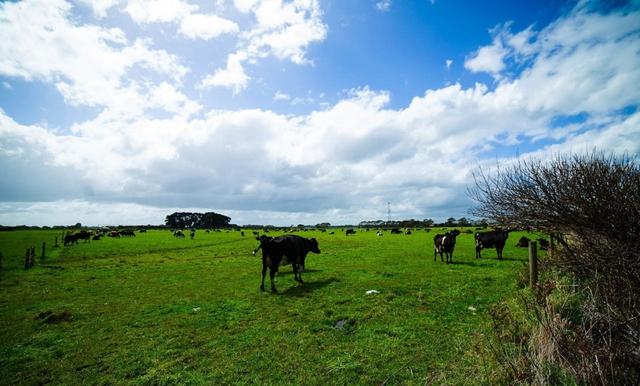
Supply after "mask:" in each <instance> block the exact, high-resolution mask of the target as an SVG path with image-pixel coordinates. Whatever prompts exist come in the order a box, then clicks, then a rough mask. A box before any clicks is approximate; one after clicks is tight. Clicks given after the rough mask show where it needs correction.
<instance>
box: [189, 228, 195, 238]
mask: <svg viewBox="0 0 640 386" xmlns="http://www.w3.org/2000/svg"><path fill="white" fill-rule="evenodd" d="M189 237H191V240H193V239H195V238H196V230H195V229H192V230H191V232H189Z"/></svg>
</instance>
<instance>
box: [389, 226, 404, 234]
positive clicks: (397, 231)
mask: <svg viewBox="0 0 640 386" xmlns="http://www.w3.org/2000/svg"><path fill="white" fill-rule="evenodd" d="M391 234H392V235H401V234H402V231H401V230H400V229H398V228H393V229H391Z"/></svg>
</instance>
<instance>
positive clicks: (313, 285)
mask: <svg viewBox="0 0 640 386" xmlns="http://www.w3.org/2000/svg"><path fill="white" fill-rule="evenodd" d="M339 281H340V280H338V279H336V278H335V277H330V278H328V279H325V280H320V281H308V282H305V283H304V284H298V285H296V286H294V287H289V288H287V289H286V290H284V291H282V292H279V294H280V295H286V296H305V295H306V294H308V293H309V292H312V291H315V290H317V289H320V288H323V287H326V286H328V285H329V284H331V283H335V282H339Z"/></svg>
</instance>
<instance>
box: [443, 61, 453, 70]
mask: <svg viewBox="0 0 640 386" xmlns="http://www.w3.org/2000/svg"><path fill="white" fill-rule="evenodd" d="M444 63H445V65H446V66H447V70H448V69H450V68H451V65H452V64H453V60H451V59H447V60H445V62H444Z"/></svg>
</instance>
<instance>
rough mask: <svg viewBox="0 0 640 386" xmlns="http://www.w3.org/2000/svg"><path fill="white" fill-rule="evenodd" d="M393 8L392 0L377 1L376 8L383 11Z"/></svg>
mask: <svg viewBox="0 0 640 386" xmlns="http://www.w3.org/2000/svg"><path fill="white" fill-rule="evenodd" d="M390 8H391V0H381V1H378V2H377V3H376V9H377V10H378V11H381V12H387V11H388V10H389V9H390Z"/></svg>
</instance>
